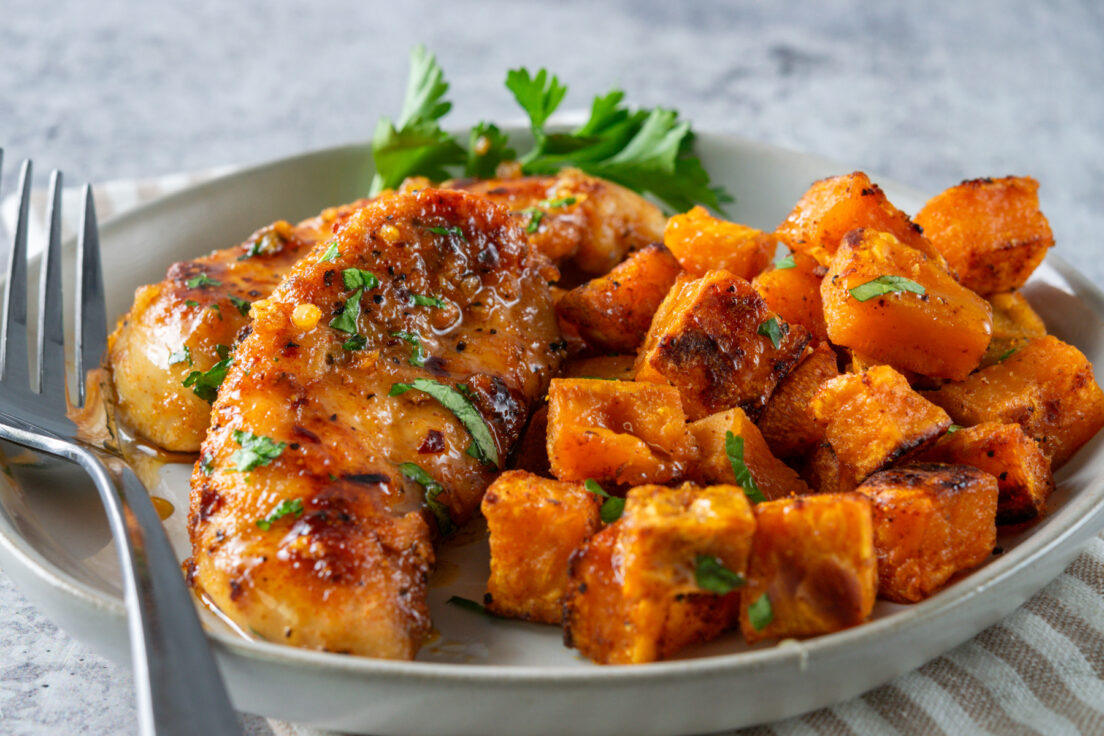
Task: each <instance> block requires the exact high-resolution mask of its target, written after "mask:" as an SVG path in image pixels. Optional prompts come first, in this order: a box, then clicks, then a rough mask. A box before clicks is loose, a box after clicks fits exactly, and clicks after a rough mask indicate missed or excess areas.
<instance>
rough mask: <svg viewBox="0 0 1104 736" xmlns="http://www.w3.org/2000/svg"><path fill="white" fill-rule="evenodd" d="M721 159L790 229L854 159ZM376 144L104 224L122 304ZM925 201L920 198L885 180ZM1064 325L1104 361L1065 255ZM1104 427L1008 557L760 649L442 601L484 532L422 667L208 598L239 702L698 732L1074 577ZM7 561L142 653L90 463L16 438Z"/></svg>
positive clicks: (823, 690) (1048, 302)
mask: <svg viewBox="0 0 1104 736" xmlns="http://www.w3.org/2000/svg"><path fill="white" fill-rule="evenodd" d="M698 148H699V151H700V153H701V155H702V158H703V159H704V160H705V161H706V164H707V166H708V167H709V169H710V171H711V172H713V174H714V176H715V177H716V178H717V179H718V180H719V182H720V183H722V184H723V185H725V186H726V187H727V188H728V189H729V190H730V191H731V192H732V193H733V194H734V195H735V196H736V202H735V204H734V205H732V206H731V207H730V209H729V214H730V216H731V217H732V218H733V219H735V220H738V221H741V222H745V223H748V224H750V225H754V226H757V227H761V228H765V229H771V228H773V227H774V226H775V225H776V224H777V223H778V222H779V221H781V219H782V218H783V217H784V216H785V214H786V213H787V212H788V211H789V209H790V208H791V207H792V206H793V203H794V202H795V201H796V200H797V199H798V197H799V196H800V195H801V194H802V192H804V190H805V189H806V188H807V187H808V185H809V183H810V182H812V181H813V180H814V179H817V178H821V177H823V176H828V175H831V174H836V173H843V172H846V171H848V170H849V169H848V168H847V167H842V166H839V165H837V164H833V163H831V162H827V161H824V160H821V159H818V158H814V157H811V156H806V155H802V154H797V153H793V152H789V151H783V150H779V149H776V148H772V147H769V146H764V145H761V144H756V143H751V142H748V141H744V140H740V139H736V138H730V137H721V136H710V135H704V136H701V137H700V138H699V140H698ZM370 176H371V171H370V156H369V152H368V149H367V147H366V146H348V147H342V148H336V149H331V150H326V151H320V152H318V153H311V154H306V155H303V156H297V157H294V158H290V159H285V160H281V161H277V162H274V163H271V164H266V165H263V166H259V167H256V168H253V169H250V170H247V171H242V172H239V173H236V174H233V175H231V176H228V177H225V178H223V179H219V180H217V181H213V182H210V183H207V184H203V185H201V186H198V187H196V188H193V189H190V190H188V191H185V192H181V193H179V194H176V195H174V196H170V197H168V198H165V199H163V200H160V201H157V202H155V203H153V204H151V205H148V206H146V207H142V208H140V209H138V210H136V211H133V212H131V213H129V214H126V215H123V216H122V217H119V218H117V219H115V220H113V221H111V222H109V223H106V224H105V225H104V226H103V228H102V238H103V246H104V260H105V273H106V278H107V290H108V294H109V295H110V301H109V304H108V309H109V312H110V313H111V314H113V315H120V314H122V313H123V312H124V311H125V310H126V309H127V308H128V307H129V305H130V301H131V298H132V294H133V291H134V288H135V287H137V286H138V285H140V284H144V283H147V282H152V281H157V280H160V279H161V278H162V277H163V275H164V273H165V269H166V267H167V266H168V264H169V263H170V262H171V261H174V260H180V259H185V258H192V257H194V256H197V255H199V254H201V253H205V252H207V251H209V250H212V249H215V248H221V247H226V246H228V245H231V244H233V243H237V242H239V241H240V240H242V239H243V238H244V237H245V236H246V235H248V234H249V233H250V232H252V231H253V230H254V229H255V228H256V227H258V226H260V225H263V224H265V223H267V222H269V221H272V220H275V219H279V218H283V219H289V220H295V219H297V218H301V217H306V216H309V215H311V214H313V213H315V212H317V211H318V210H320V209H321V208H323V207H324V206H328V205H332V204H335V203H339V202H344V201H348V200H352V199H354V198H355V197H357V196H360V195H362V194H363V193H364V192H365V191H366V190H367V188H368V182H369V180H370ZM883 186H884V187H885V189H886V191H887V193H888V194H889V196H890V198H891V199H892V200H893V201H894V202H895V203H896V204H897V205H898V206H900V207H901V208H902V209H905V210H906V211H910V212H915V211H916V209H917V208H918V207H919V206H920V205H921V204H922V202H923V198H922V197H921V196H920V195H918V194H917V193H915V192H913V191H910V190H908V189H906V188H903V187H899V186H891V185H887V184H886V183H885V182H883ZM1026 293H1027V295H1028V298H1029V299H1030V300H1031V303H1032V304H1033V306H1034V307H1035V308H1036V309H1037V310H1038V311H1039V313H1040V314H1041V315H1042V317H1043V318H1044V319H1045V320H1046V322H1047V324H1048V326H1049V327H1050V328H1051V330H1052V331H1053V332H1054V333H1055V334H1056V335H1058V337H1060V338H1062V339H1064V340H1066V341H1068V342H1071V343H1073V344H1075V345H1077V346H1078V347H1079V348H1080V349H1081V350H1082V351H1084V352H1085V353H1086V355H1088V357H1089V358H1090V359H1091V360H1092V361H1093V362H1094V363H1096V364H1099V365H1101V366H1104V344H1102V335H1104V330H1102V329H1101V327H1102V322H1104V296H1102V295H1101V294H1100V292H1099V291H1097V290H1096V289H1095V288H1094V287H1092V286H1091V285H1090V284H1088V283H1087V282H1085V280H1084V279H1083V278H1081V277H1080V276H1079V275H1078V274H1077V273H1076V272H1075V271H1074V270H1073V269H1072V268H1070V267H1069V266H1068V265H1066V264H1064V263H1062V262H1061V261H1060V260H1057V259H1055V258H1053V257H1052V258H1049V259H1048V261H1047V263H1045V264H1044V265H1043V266H1042V267H1041V268H1040V269H1039V271H1038V273H1036V275H1035V276H1034V277H1033V279H1032V281H1031V282H1030V284H1029V285H1028V287H1027V289H1026ZM1102 443H1104V437H1097V438H1095V439H1094V440H1093V441H1092V442H1090V443H1089V445H1088V446H1086V447H1085V448H1083V449H1082V450H1081V452H1080V453H1078V455H1077V456H1076V457H1075V458H1074V459H1073V460H1072V461H1071V462H1070V463H1069V464H1068V465H1067V466H1066V467H1065V468H1063V469H1062V471H1061V473H1060V475H1059V479H1058V480H1059V486H1058V490H1057V492H1056V493H1055V494H1054V496H1053V499H1052V502H1051V513H1050V514H1049V515H1048V516H1047V518H1046V519H1045V520H1044V521H1042V522H1041V523H1040V524H1038V525H1037V526H1036V527H1035V528H1034V529H1032V530H1030V531H1028V532H1026V533H1023V534H1020V535H1017V536H1013V537H1008V538H1002V539H1001V540H1000V542H999V543H1000V544H1001V546H1002V547H1003V549H1004V553H1003V554H1001V555H999V556H994V557H993V558H992V559H991V560H989V561H988V562H987V563H986V564H985V565H983V566H982V567H980V568H979V569H977V570H975V571H973V572H972V573H970V574H969V575H967V576H964V577H963V578H961V579H960V580H958V581H957V582H955V583H954V584H953V585H951V586H949V587H948V588H946V589H945V590H943V591H942V592H941V593H939V594H938V595H936V596H934V597H932V598H931V599H929V600H927V601H925V602H923V603H920V604H917V605H913V606H897V605H891V604H886V603H879V604H878V607H877V609H876V611H875V615H874V618H873V620H872V621H871V622H869V623H867V624H865V625H863V626H859V627H857V628H854V629H850V630H848V631H843V632H839V633H836V634H832V635H829V636H822V637H818V638H815V639H810V640H807V641H805V642H803V643H787V644H785V645H782V646H759V647H755V648H748V647H747V646H746V645H744V644H743V643H742V641H741V640H740V637H739V634H738V633H732V634H729V635H727V636H726V637H723V638H722V639H720V640H717V641H715V642H712V643H710V644H709V645H707V646H704V647H701V648H699V649H695V650H693V651H691V652H688V653H686V656H685V657H683V658H682V659H680V660H678V661H672V662H663V663H657V664H649V665H641V666H632V667H599V666H596V665H593V664H590V663H589V662H586V661H584V660H583V659H581V658H580V657H578V656H577V655H576V654H575V653H574V652H573V651H571V650H568V649H565V648H564V647H563V645H562V643H561V641H560V633H559V631H558V630H557V629H555V628H554V627H541V626H536V625H529V624H523V623H519V622H507V621H493V620H488V619H485V618H483V617H481V616H479V615H477V614H473V613H470V612H467V611H464V610H461V609H457V608H455V607H452V606H448V605H446V604H445V601H446V600H447V598H448V597H449V596H450V595H454V594H455V595H461V596H464V597H468V598H473V599H478V598H479V597H480V596H481V594H482V592H483V586H484V583H485V580H486V571H487V566H486V564H487V563H486V556H487V552H486V546H485V544H484V543H483V542H481V541H480V539H481V537H480V535H479V534H478V532H475V533H472V534H467V535H465V534H461V535H460V536H461V537H462V538H463V537H465V536H466V539H467V543H464V541H463V539H462V540H461V542H460V543H458V544H456V545H454V546H452V547H450V548H449V549H447V550H445V551H444V553H443V554H442V559H443V562H442V565H441V570H440V572H439V573H438V575H437V578H436V580H435V582H434V585H433V587H432V589H431V592H430V604H431V608H432V609H433V613H434V621H435V624H436V626H437V629H438V630H439V632H440V634H439V636H438V638H437V639H436V640H435V641H434V642H432V643H430V644H429V645H428V646H427V647H426V648H425V649H424V650H423V652H422V654H421V655H420V656H419V660H418V661H416V662H385V661H377V660H371V659H363V658H357V657H349V656H343V655H336V654H325V653H320V652H310V651H304V650H298V649H292V648H289V647H284V646H279V645H273V644H268V643H265V642H261V641H253V640H249V639H247V638H246V637H244V636H242V635H239V634H237V633H235V632H233V631H231V630H230V629H229V628H228V627H227V626H226V625H224V624H223V623H222V622H221V621H220V620H218V619H217V618H215V617H214V616H212V615H210V614H209V613H207V612H206V611H205V612H204V616H205V621H206V623H207V624H208V625H209V629H210V634H211V639H212V641H213V642H214V646H215V648H216V650H217V653H218V658H219V662H220V664H221V666H222V668H223V672H224V674H225V677H226V679H227V681H228V683H229V686H230V689H231V691H232V695H233V700H234V703H235V705H236V706H237V707H238V708H240V709H242V710H246V711H250V712H254V713H261V714H264V715H269V716H276V717H280V718H284V719H289V720H292V721H299V722H305V723H310V724H315V725H318V726H324V727H328V728H332V729H337V730H343V731H354V732H371V733H412V734H419V733H422V734H424V733H439V732H452V733H474V732H480V733H486V734H497V733H501V734H529V733H532V734H536V733H566V732H570V733H577V734H584V733H630V732H631V733H638V734H649V733H656V734H659V733H698V732H706V731H716V730H721V729H726V728H734V727H737V726H741V725H747V724H751V723H757V722H762V721H768V720H773V719H777V718H782V717H786V716H792V715H796V714H799V713H802V712H804V711H807V710H810V709H813V708H817V707H820V706H824V705H827V704H830V703H832V702H835V701H838V700H841V699H844V698H848V697H851V696H853V695H856V694H858V693H861V692H863V691H865V690H868V689H869V688H872V687H874V686H876V685H878V684H880V683H882V682H885V681H887V680H889V679H890V678H892V677H894V676H896V675H899V674H902V673H904V672H907V671H909V670H911V669H913V668H915V667H917V666H919V665H920V664H922V663H923V662H925V661H927V660H928V659H930V658H932V657H934V656H936V655H938V654H940V653H942V652H944V651H946V650H947V649H949V648H951V647H953V646H955V645H956V644H958V643H960V642H962V641H964V640H966V639H967V638H969V637H971V636H973V635H974V634H976V633H978V632H979V631H981V630H982V629H984V628H985V627H987V626H989V625H990V624H993V623H995V622H996V621H998V620H999V619H1000V618H1002V617H1003V616H1005V615H1006V614H1008V613H1009V612H1011V611H1012V610H1013V609H1014V608H1015V607H1017V606H1018V605H1020V604H1021V603H1023V602H1024V601H1025V600H1026V599H1027V598H1028V597H1029V596H1030V595H1032V594H1033V593H1034V592H1035V591H1037V590H1038V589H1039V588H1041V587H1042V586H1043V585H1045V584H1046V583H1047V582H1048V581H1049V580H1051V579H1052V578H1053V577H1054V576H1055V575H1057V574H1058V573H1059V572H1060V571H1061V570H1062V569H1063V568H1064V567H1065V566H1066V565H1067V564H1068V563H1069V561H1070V560H1071V559H1072V558H1073V556H1074V555H1075V554H1076V552H1077V550H1078V548H1079V547H1080V546H1081V544H1082V543H1083V542H1084V541H1085V540H1086V539H1088V538H1089V537H1090V536H1091V535H1092V534H1094V533H1095V532H1096V531H1097V530H1099V529H1100V527H1101V526H1102V523H1104V451H1102V447H1101V446H1102ZM3 449H4V451H5V452H6V453H7V456H8V458H7V459H8V463H7V469H8V470H9V471H10V472H8V473H6V474H5V475H4V476H2V477H0V563H2V564H3V568H4V570H5V571H6V572H7V573H8V575H10V576H11V577H12V578H13V579H14V580H15V581H16V583H17V584H18V585H19V586H20V587H21V589H22V590H23V591H24V593H26V595H27V596H28V597H30V598H31V599H32V600H34V601H36V602H37V604H38V605H39V606H40V607H41V608H42V609H43V610H44V611H45V612H46V613H47V614H48V615H49V616H50V617H51V618H53V619H54V620H55V621H56V622H57V623H58V624H60V625H61V626H62V627H63V628H65V629H67V630H68V631H70V632H71V633H72V634H73V635H74V636H76V637H78V638H79V639H82V640H83V641H85V642H87V643H88V644H90V645H92V646H93V647H95V648H96V649H98V650H99V651H101V652H103V653H104V654H106V655H108V656H110V657H112V658H114V659H116V660H120V661H125V660H126V657H127V644H126V635H125V628H124V613H123V604H122V600H121V593H120V586H119V581H118V571H117V567H116V565H115V553H114V550H113V548H112V546H111V541H110V537H109V534H108V531H107V526H106V523H105V521H104V518H103V513H102V511H101V510H100V509H99V506H98V502H97V501H96V498H95V494H94V492H93V491H92V490H91V488H90V487H88V484H87V482H86V480H85V479H84V478H83V477H82V475H81V474H80V473H79V472H78V471H74V470H73V469H72V468H70V467H68V466H66V465H64V464H60V463H57V462H52V461H48V460H46V461H43V460H41V459H35V458H33V456H29V454H28V453H25V452H22V451H20V450H19V449H18V448H14V447H12V446H5V447H4V448H3ZM188 470H189V469H188V467H187V466H184V465H170V466H166V467H164V468H163V469H162V470H161V472H160V477H159V479H158V483H157V487H156V488H154V489H153V493H154V494H155V495H158V496H162V497H164V498H167V499H169V500H170V501H171V502H172V503H173V504H174V505H175V507H176V511H175V513H174V514H173V515H172V516H170V517H169V519H168V520H167V521H166V527H167V528H168V530H169V534H170V537H171V538H172V540H173V542H174V545H175V546H176V549H177V551H178V553H179V554H180V556H181V558H182V559H183V558H184V557H185V556H187V554H188V549H187V543H186V542H187V539H186V534H185V531H184V520H185V515H186V510H187V483H188Z"/></svg>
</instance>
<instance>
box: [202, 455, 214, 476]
mask: <svg viewBox="0 0 1104 736" xmlns="http://www.w3.org/2000/svg"><path fill="white" fill-rule="evenodd" d="M214 461H215V458H214V456H213V455H211V453H209V452H205V453H203V457H201V458H200V459H199V470H200V472H202V473H203V474H204V475H207V476H209V475H211V473H213V472H215V465H214Z"/></svg>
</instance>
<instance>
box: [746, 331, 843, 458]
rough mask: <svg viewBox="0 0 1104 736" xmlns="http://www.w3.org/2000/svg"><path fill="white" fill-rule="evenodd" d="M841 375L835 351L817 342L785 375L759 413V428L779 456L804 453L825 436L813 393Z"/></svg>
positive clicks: (786, 456)
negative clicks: (813, 406)
mask: <svg viewBox="0 0 1104 736" xmlns="http://www.w3.org/2000/svg"><path fill="white" fill-rule="evenodd" d="M838 375H839V368H838V364H837V360H836V352H835V351H834V350H832V348H831V347H830V346H829V345H827V344H826V343H821V344H820V345H817V346H816V348H814V349H813V350H811V351H809V353H808V355H806V356H805V358H804V359H802V361H801V362H800V363H798V364H797V367H796V368H794V369H793V370H792V371H790V372H789V374H788V375H787V376H786V377H785V378H783V379H782V381H781V383H779V384H778V388H776V389H775V390H774V393H773V394H771V397H770V399H768V400H767V405H766V406H764V407H763V413H762V414H761V415H760V416H759V422H758V425H759V431H760V432H762V433H763V439H765V440H766V441H767V445H768V446H769V447H770V449H771V452H773V453H774V454H775V455H776V456H777V457H780V458H783V459H788V458H793V457H797V456H799V455H805V454H806V453H808V452H810V451H811V450H812V449H813V448H814V447H816V445H817V444H818V443H820V441H821V440H823V439H824V425H822V424H821V423H820V422H818V421H817V420H816V416H815V415H814V414H813V408H812V401H813V396H815V395H816V392H817V391H818V390H820V386H821V384H823V383H824V382H825V381H827V380H828V379H830V378H835V377H836V376H838Z"/></svg>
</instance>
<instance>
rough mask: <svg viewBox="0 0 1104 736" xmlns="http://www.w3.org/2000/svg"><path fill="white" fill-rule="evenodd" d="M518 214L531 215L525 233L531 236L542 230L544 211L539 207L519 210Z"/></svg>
mask: <svg viewBox="0 0 1104 736" xmlns="http://www.w3.org/2000/svg"><path fill="white" fill-rule="evenodd" d="M518 214H519V215H529V222H528V223H526V225H525V232H527V233H529V234H530V235H532V234H533V233H535V232H536V231H537V230H538V229H539V228H540V224H541V220H543V219H544V210H542V209H540V208H539V207H526V208H525V209H523V210H518Z"/></svg>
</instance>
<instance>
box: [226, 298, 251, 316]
mask: <svg viewBox="0 0 1104 736" xmlns="http://www.w3.org/2000/svg"><path fill="white" fill-rule="evenodd" d="M230 301H231V302H232V303H233V304H234V306H235V307H237V308H238V312H240V313H241V316H243V317H248V316H249V308H250V307H251V306H253V302H251V301H247V300H245V299H242V298H240V297H236V296H233V295H230Z"/></svg>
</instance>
